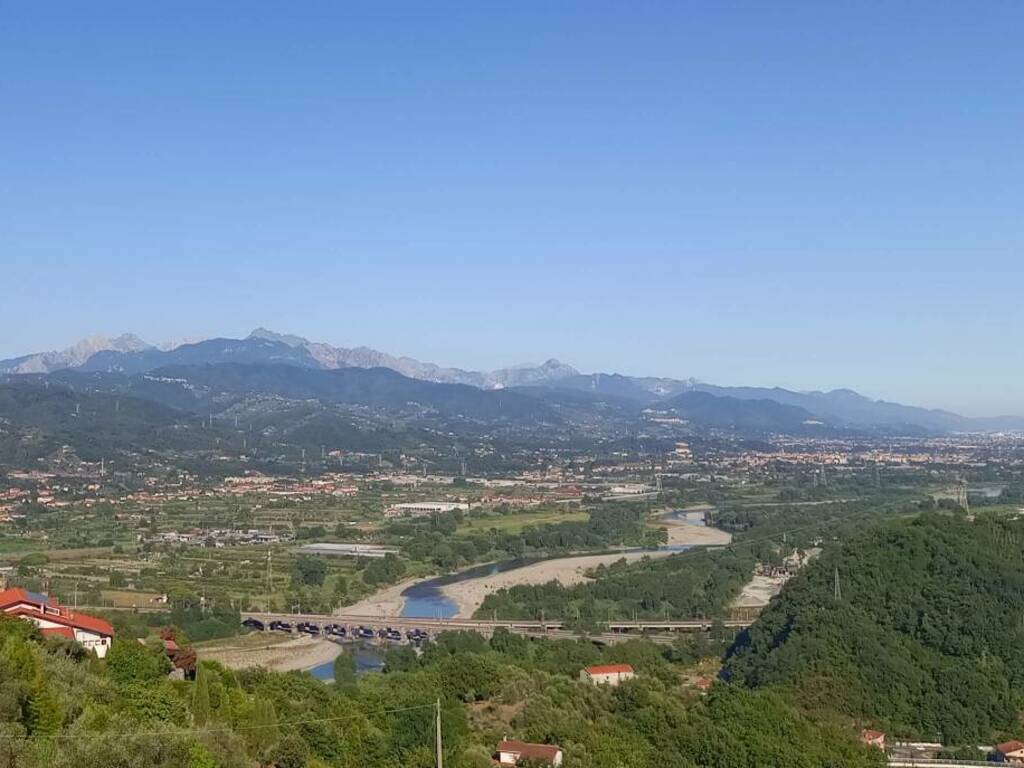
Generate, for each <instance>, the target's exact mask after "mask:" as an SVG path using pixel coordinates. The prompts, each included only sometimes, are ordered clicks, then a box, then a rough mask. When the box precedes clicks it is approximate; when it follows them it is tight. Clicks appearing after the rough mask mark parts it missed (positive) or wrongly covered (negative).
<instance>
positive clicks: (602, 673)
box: [580, 664, 636, 686]
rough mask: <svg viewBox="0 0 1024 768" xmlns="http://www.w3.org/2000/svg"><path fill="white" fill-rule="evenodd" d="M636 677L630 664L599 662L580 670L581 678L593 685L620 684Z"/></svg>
mask: <svg viewBox="0 0 1024 768" xmlns="http://www.w3.org/2000/svg"><path fill="white" fill-rule="evenodd" d="M634 677H636V673H635V672H634V671H633V668H632V667H631V666H629V664H598V665H596V666H593V667H584V668H583V669H581V670H580V680H581V681H582V682H584V683H590V684H591V685H612V686H615V685H618V684H619V683H624V682H626V681H627V680H632V679H633V678H634Z"/></svg>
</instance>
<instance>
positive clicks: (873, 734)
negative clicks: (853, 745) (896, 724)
mask: <svg viewBox="0 0 1024 768" xmlns="http://www.w3.org/2000/svg"><path fill="white" fill-rule="evenodd" d="M860 743H861V744H866V745H867V746H869V747H878V748H879V749H881V750H884V749H885V734H884V733H883V732H882V731H876V730H873V729H872V728H865V729H864V730H863V731H861V732H860Z"/></svg>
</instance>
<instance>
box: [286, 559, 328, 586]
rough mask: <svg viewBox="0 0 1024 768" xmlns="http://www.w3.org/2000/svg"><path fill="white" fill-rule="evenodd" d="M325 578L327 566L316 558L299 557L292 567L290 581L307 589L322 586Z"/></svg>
mask: <svg viewBox="0 0 1024 768" xmlns="http://www.w3.org/2000/svg"><path fill="white" fill-rule="evenodd" d="M326 577H327V566H326V564H324V561H323V560H321V559H320V558H318V557H310V556H309V555H299V556H298V557H297V558H295V565H294V566H293V567H292V581H294V582H295V583H296V584H301V585H303V586H307V587H320V586H323V583H324V579H325V578H326Z"/></svg>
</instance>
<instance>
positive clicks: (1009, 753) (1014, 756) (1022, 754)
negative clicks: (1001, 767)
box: [995, 739, 1024, 765]
mask: <svg viewBox="0 0 1024 768" xmlns="http://www.w3.org/2000/svg"><path fill="white" fill-rule="evenodd" d="M995 756H996V759H997V760H998V761H999V762H1001V763H1012V764H1015V765H1024V742H1022V741H1017V740H1016V739H1013V740H1012V741H1004V742H1003V743H1002V744H997V745H996V749H995Z"/></svg>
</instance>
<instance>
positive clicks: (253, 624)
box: [242, 618, 266, 632]
mask: <svg viewBox="0 0 1024 768" xmlns="http://www.w3.org/2000/svg"><path fill="white" fill-rule="evenodd" d="M242 626H243V627H245V628H246V629H254V630H258V631H260V632H262V631H263V630H265V629H266V626H265V625H264V624H263V622H262V621H260V620H259V619H253V618H248V619H246V620H245V621H243V622H242Z"/></svg>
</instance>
